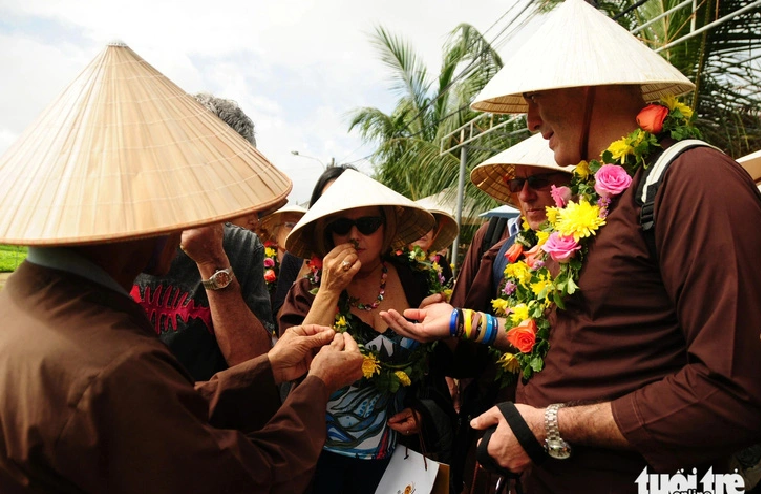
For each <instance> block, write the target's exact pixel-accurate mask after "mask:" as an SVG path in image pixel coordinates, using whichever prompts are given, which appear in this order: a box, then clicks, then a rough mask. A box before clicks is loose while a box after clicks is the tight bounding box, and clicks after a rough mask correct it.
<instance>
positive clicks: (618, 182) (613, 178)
mask: <svg viewBox="0 0 761 494" xmlns="http://www.w3.org/2000/svg"><path fill="white" fill-rule="evenodd" d="M631 184H632V177H630V176H629V174H628V173H626V170H624V169H623V168H622V167H621V166H619V165H610V164H607V165H602V166H601V167H600V169H599V170H597V173H595V192H597V193H598V194H600V197H605V198H610V197H613V196H617V195H618V194H620V193H621V192H623V191H625V190H626V189H628V188H629V186H630V185H631Z"/></svg>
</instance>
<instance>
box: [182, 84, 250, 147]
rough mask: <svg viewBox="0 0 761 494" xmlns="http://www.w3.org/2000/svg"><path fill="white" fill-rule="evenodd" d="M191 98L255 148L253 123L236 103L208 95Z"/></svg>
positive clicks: (196, 95) (203, 94)
mask: <svg viewBox="0 0 761 494" xmlns="http://www.w3.org/2000/svg"><path fill="white" fill-rule="evenodd" d="M193 97H194V98H195V99H196V101H198V102H199V103H201V104H202V105H203V106H205V107H206V108H208V109H209V110H210V111H211V112H212V113H214V114H215V115H216V116H218V117H219V118H221V119H222V120H224V121H225V123H226V124H227V125H229V126H230V127H232V128H233V130H235V131H236V132H237V133H238V134H240V135H241V137H243V138H244V139H245V140H247V141H248V142H250V143H251V144H252V145H253V146H254V147H256V139H255V138H254V121H253V120H251V119H250V118H249V117H248V115H246V114H245V113H243V110H241V109H240V106H238V103H236V102H235V101H233V100H229V99H223V98H217V97H216V96H213V95H211V94H209V93H197V94H194V95H193Z"/></svg>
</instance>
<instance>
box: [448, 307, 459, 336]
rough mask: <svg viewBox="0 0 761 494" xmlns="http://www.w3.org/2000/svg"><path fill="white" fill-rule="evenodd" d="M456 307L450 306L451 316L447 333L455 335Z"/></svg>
mask: <svg viewBox="0 0 761 494" xmlns="http://www.w3.org/2000/svg"><path fill="white" fill-rule="evenodd" d="M457 314H458V312H457V309H455V308H452V317H450V318H449V335H450V336H457Z"/></svg>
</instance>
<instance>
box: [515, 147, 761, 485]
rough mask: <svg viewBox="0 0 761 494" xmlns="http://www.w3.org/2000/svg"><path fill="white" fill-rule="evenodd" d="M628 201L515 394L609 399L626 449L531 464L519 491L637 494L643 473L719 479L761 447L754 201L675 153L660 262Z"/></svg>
mask: <svg viewBox="0 0 761 494" xmlns="http://www.w3.org/2000/svg"><path fill="white" fill-rule="evenodd" d="M640 174H641V173H638V174H637V175H636V176H635V178H634V184H637V183H639V180H640ZM635 191H636V187H634V186H632V187H631V188H629V189H628V190H626V191H625V192H624V193H623V194H622V195H621V197H620V198H619V200H618V201H617V203H616V204H614V206H613V210H612V212H611V214H610V216H609V217H608V219H607V223H608V224H607V226H605V227H604V228H603V229H602V230H600V232H599V233H598V235H597V236H596V238H595V239H594V241H593V242H592V243H591V247H590V250H589V257H588V260H587V262H586V263H585V265H584V267H583V268H582V271H581V275H580V278H579V283H578V285H579V287H580V288H581V291H580V292H577V293H578V294H577V295H574V296H573V297H571V298H570V299H569V300H568V302H567V310H559V311H557V312H556V313H555V314H554V318H553V319H552V320H551V323H552V330H551V333H550V350H549V353H548V355H547V358H546V361H545V369H544V370H543V371H542V372H540V373H538V374H536V375H534V376H533V377H532V378H531V380H530V381H529V383H528V384H527V385H525V386H521V385H519V387H518V395H517V401H519V402H522V403H528V404H530V405H533V406H538V407H544V406H547V405H549V404H551V403H569V402H570V403H579V402H581V403H584V402H599V401H612V403H613V415H614V418H615V421H616V423H617V425H618V428H619V429H620V431H621V432H622V433H623V435H624V436H625V437H626V439H627V440H628V441H629V442H630V443H631V445H632V446H633V447H634V449H635V451H615V450H610V449H603V448H591V447H583V446H578V445H576V446H575V448H574V454H573V456H572V458H571V459H569V460H565V461H559V460H550V461H548V462H546V463H545V464H543V465H542V466H541V467H534V469H533V473H532V475H531V476H530V477H529V478H528V479H527V484H526V485H527V492H532V493H541V492H564V493H572V492H585V493H597V492H616V493H618V492H636V484H634V480H635V479H636V478H637V476H638V475H639V474H640V473H641V472H642V469H643V468H644V467H645V466H646V465H649V467H650V472H651V473H652V472H653V471H658V472H664V473H671V474H674V473H675V471H676V469H677V468H679V467H689V466H691V465H709V464H712V465H714V472H716V471H717V470H720V469H721V464H722V463H723V462H722V459H723V458H725V457H727V456H728V455H729V454H731V453H732V452H734V451H737V450H740V449H742V448H744V447H747V446H749V445H751V444H754V443H758V442H761V365H760V364H759V359H761V341H759V333H761V303H759V294H761V265H760V264H759V263H758V252H759V246H760V245H761V228H759V225H761V201H760V200H759V198H758V191H757V190H756V189H755V186H754V184H753V182H752V181H751V179H750V177H748V175H747V173H746V172H745V171H743V170H742V169H741V168H740V166H739V165H738V164H737V163H736V162H734V161H733V160H731V159H729V158H727V157H726V156H724V155H722V154H721V153H719V152H717V151H715V150H713V149H709V148H696V149H692V150H689V151H687V152H685V153H684V154H683V155H681V157H679V158H678V159H677V160H676V161H674V162H673V163H672V165H671V167H670V168H669V170H668V171H667V172H666V174H665V175H664V178H663V183H662V185H661V187H660V190H659V192H658V195H657V197H656V202H655V219H656V223H655V241H656V247H657V253H658V260H657V261H655V260H654V259H652V258H651V256H650V255H649V253H648V249H647V246H646V243H645V240H644V237H643V234H642V232H641V230H640V228H639V223H638V215H639V207H638V206H637V204H636V203H635V196H634V194H635ZM685 471H686V472H688V473H689V472H690V471H691V470H689V469H687V470H685Z"/></svg>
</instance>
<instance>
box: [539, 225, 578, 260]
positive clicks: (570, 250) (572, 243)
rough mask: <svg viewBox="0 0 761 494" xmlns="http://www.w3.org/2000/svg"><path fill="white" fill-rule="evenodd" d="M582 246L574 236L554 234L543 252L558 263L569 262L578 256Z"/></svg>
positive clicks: (543, 248)
mask: <svg viewBox="0 0 761 494" xmlns="http://www.w3.org/2000/svg"><path fill="white" fill-rule="evenodd" d="M579 249H581V245H579V243H578V242H577V241H576V240H574V239H573V235H568V236H563V235H561V234H560V233H558V232H552V235H550V238H548V239H547V242H545V244H544V245H542V250H543V251H545V252H547V253H548V254H549V255H550V257H551V258H553V259H554V260H555V261H557V262H568V261H570V260H571V258H573V256H574V255H576V251H577V250H579Z"/></svg>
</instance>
